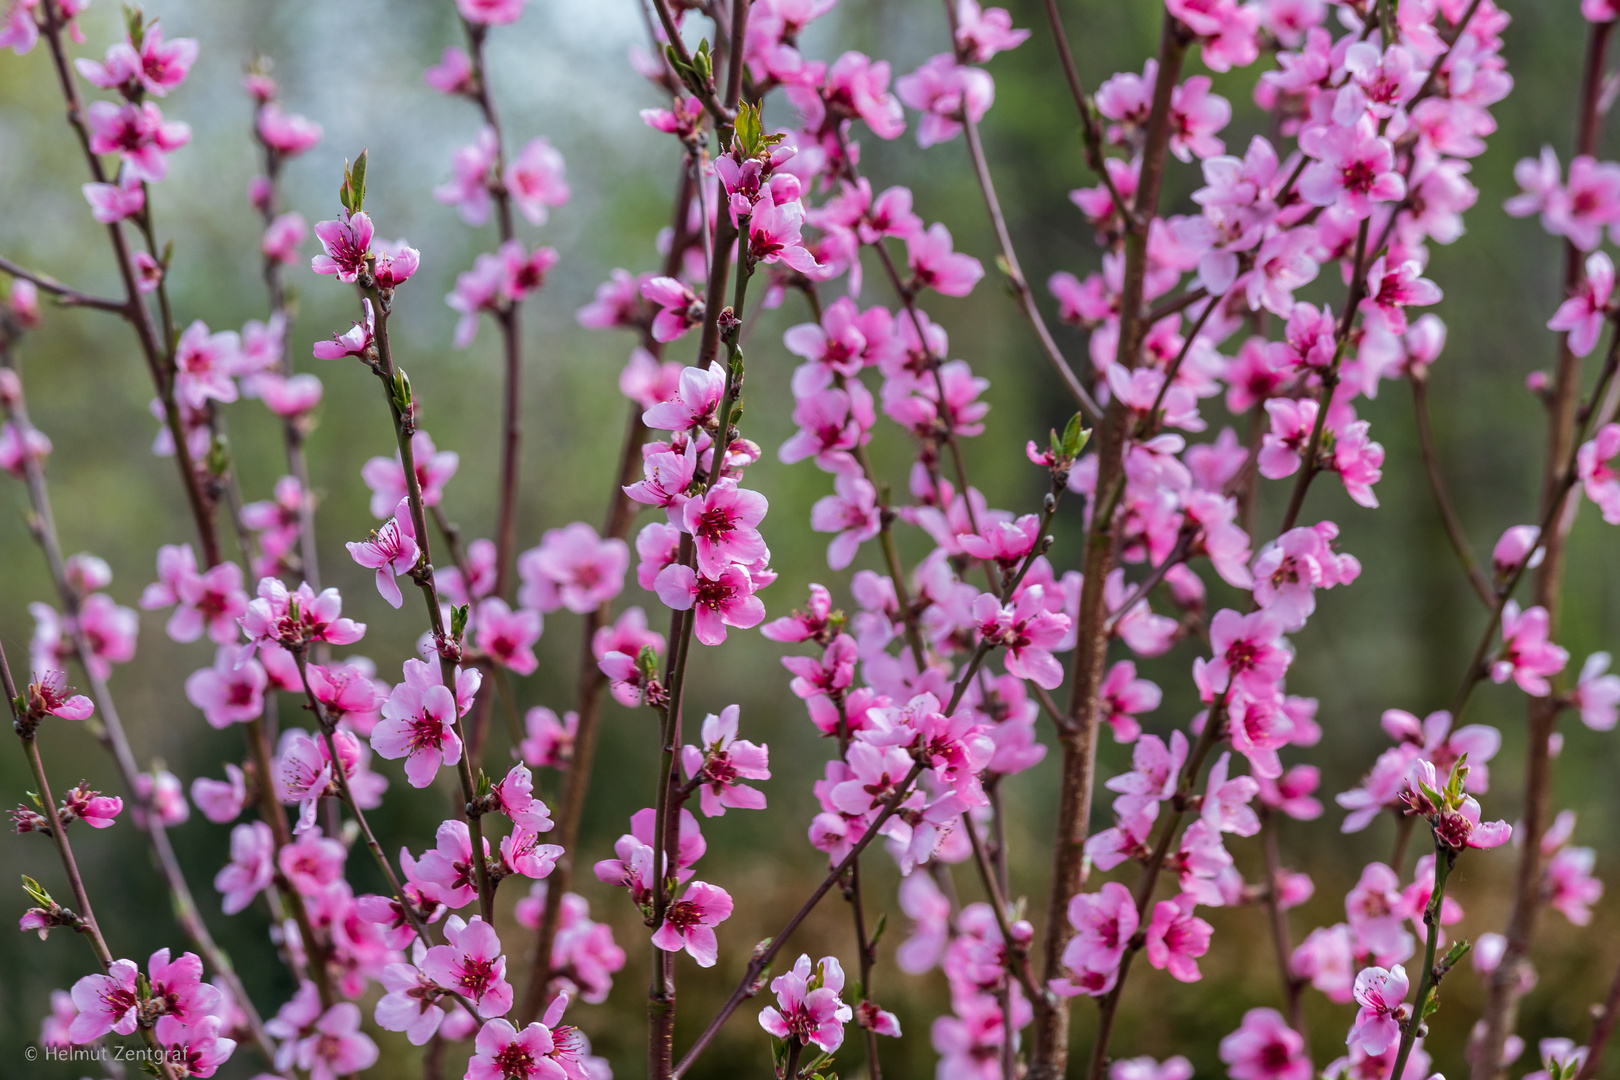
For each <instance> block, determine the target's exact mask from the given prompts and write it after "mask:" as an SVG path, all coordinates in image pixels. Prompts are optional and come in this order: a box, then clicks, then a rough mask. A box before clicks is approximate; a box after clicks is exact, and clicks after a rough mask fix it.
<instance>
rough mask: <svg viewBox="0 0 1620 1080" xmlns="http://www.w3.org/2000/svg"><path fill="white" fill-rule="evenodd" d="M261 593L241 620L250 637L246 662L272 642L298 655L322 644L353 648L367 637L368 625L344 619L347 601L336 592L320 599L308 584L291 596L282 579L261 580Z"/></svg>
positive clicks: (244, 659) (250, 602) (266, 578)
mask: <svg viewBox="0 0 1620 1080" xmlns="http://www.w3.org/2000/svg"><path fill="white" fill-rule="evenodd" d="M258 592H259V595H258V597H257V598H255V599H253V600H250V601H249V602H248V606H247V610H246V611H245V612H243V614H242V617H241V618H240V619H239V620H238V622H240V623H241V626H242V629H243V631H244V632H245V633H246V634H247V637H248V647H247V648H246V649H245V650H243V652H242V655H241V660H242V661H246V660H247V658H248V657H250V656H252V655H253V652H254V650H255V649H257V648H258V646H259V645H261V644H263V643H264V642H268V641H273V642H275V643H276V644H278V645H281V646H282V647H283V648H285V649H287V650H288V651H292V652H296V651H298V650H300V649H303V648H305V647H307V646H309V645H311V644H314V643H315V642H319V641H324V642H327V643H329V644H332V645H352V644H354V643H355V642H356V641H359V640H360V639H361V638H362V637H364V636H365V633H366V624H365V623H357V622H355V621H354V620H353V619H345V618H343V617H342V614H343V598H342V597H341V596H339V595H338V591H337V590H336V589H326V590H324V591H322V592H321V594H320V595H319V596H317V595H316V594H315V590H314V589H311V588H310V587H309V585H308V584H307V583H306V584H303V585H300V586H298V588H297V590H295V591H291V592H289V591H288V589H287V586H286V585H285V584H283V583H282V581H281V580H280V579H279V578H274V577H264V578H261V579H259V590H258Z"/></svg>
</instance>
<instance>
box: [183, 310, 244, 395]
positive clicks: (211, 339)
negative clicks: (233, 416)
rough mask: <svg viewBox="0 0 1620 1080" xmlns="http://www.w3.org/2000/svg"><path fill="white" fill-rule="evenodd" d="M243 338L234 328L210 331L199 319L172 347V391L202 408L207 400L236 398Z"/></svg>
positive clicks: (187, 328)
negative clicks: (232, 376) (173, 364)
mask: <svg viewBox="0 0 1620 1080" xmlns="http://www.w3.org/2000/svg"><path fill="white" fill-rule="evenodd" d="M241 345H242V339H241V337H240V335H238V334H237V332H236V331H235V330H221V331H220V332H219V333H217V334H215V333H210V332H209V329H208V325H207V324H206V323H204V322H203V321H202V320H201V319H198V320H196V321H194V322H193V323H192V324H191V325H190V326H188V327H186V329H185V331H184V332H183V333H182V334H181V335H180V341H179V343H178V344H177V345H176V346H175V355H174V363H175V367H176V368H177V369H178V370H177V371H176V373H175V394H176V396H178V397H179V398H180V401H181V403H182V404H184V405H187V406H189V407H190V408H193V409H201V408H203V407H204V406H205V405H206V404H207V403H208V402H209V401H219V402H226V403H229V402H232V401H235V400H236V383H235V381H234V380H232V378H231V375H232V374H233V373H234V372H235V370H236V364H237V362H238V357H239V355H240V353H241Z"/></svg>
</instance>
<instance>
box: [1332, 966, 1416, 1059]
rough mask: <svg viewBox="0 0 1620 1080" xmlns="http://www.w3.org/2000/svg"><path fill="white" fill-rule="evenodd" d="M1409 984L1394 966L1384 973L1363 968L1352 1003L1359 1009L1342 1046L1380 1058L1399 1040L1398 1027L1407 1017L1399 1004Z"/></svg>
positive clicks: (1403, 971) (1408, 1010) (1406, 1009)
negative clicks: (1379, 1056)
mask: <svg viewBox="0 0 1620 1080" xmlns="http://www.w3.org/2000/svg"><path fill="white" fill-rule="evenodd" d="M1410 988H1411V984H1410V983H1409V982H1408V981H1407V978H1406V969H1405V968H1403V967H1401V965H1399V964H1396V965H1394V966H1393V967H1391V968H1388V969H1387V970H1386V969H1385V968H1381V967H1370V968H1365V969H1363V970H1362V971H1361V973H1360V974H1358V975H1357V976H1356V986H1355V999H1356V1004H1357V1005H1359V1006H1361V1008H1360V1009H1359V1010H1358V1011H1357V1012H1356V1022H1355V1025H1354V1026H1353V1027H1351V1029H1350V1035H1349V1037H1348V1038H1346V1039H1345V1042H1346V1043H1348V1044H1349V1045H1351V1046H1359V1047H1360V1048H1361V1049H1362V1050H1363V1051H1365V1052H1366V1053H1368V1054H1382V1053H1383V1052H1384V1051H1385V1050H1388V1049H1389V1048H1390V1047H1391V1046H1393V1045H1395V1043H1396V1041H1397V1040H1398V1039H1399V1038H1400V1037H1401V1024H1402V1023H1404V1022H1405V1021H1406V1019H1407V1018H1408V1017H1409V1016H1410V1015H1411V1011H1412V1010H1411V1007H1410V1006H1408V1005H1405V1004H1403V1002H1404V1001H1405V999H1406V993H1407V991H1408V990H1409V989H1410Z"/></svg>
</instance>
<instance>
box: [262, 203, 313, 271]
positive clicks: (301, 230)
mask: <svg viewBox="0 0 1620 1080" xmlns="http://www.w3.org/2000/svg"><path fill="white" fill-rule="evenodd" d="M308 236H309V226H308V225H307V224H306V223H305V222H304V215H303V214H300V213H299V212H298V211H296V210H289V211H287V212H286V213H285V214H280V215H278V216H277V217H276V219H275V220H274V221H272V222H270V224H269V225H268V226H266V227H265V230H264V238H263V239H262V240H260V241H259V250H260V251H261V252H263V253H264V257H265V258H267V259H272V260H274V261H275V262H279V263H287V264H289V265H291V264H292V263H295V262H297V261H298V245H299V244H302V243H303V242H304V240H305V239H306V238H307V237H308Z"/></svg>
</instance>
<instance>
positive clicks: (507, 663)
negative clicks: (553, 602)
mask: <svg viewBox="0 0 1620 1080" xmlns="http://www.w3.org/2000/svg"><path fill="white" fill-rule="evenodd" d="M541 626H542V622H541V617H540V613H539V612H538V611H534V610H532V609H530V608H518V609H517V610H516V611H513V610H512V609H511V608H509V607H507V605H506V601H504V600H502V599H500V598H499V597H494V596H492V597H490V598H489V599H487V600H485V601H484V602H483V603H482V604H480V605H479V607H478V618H477V620H476V621H475V630H476V633H475V634H474V640H475V641H476V642H477V644H478V648H479V650H480V651H481V652H483V653H484V654H485V655H486V656H488V657H490V658H491V659H492V660H494V661H495V662H496V663H497V664H500V665H501V666H502V667H504V668H509V669H511V670H512V671H514V672H516V673H517V674H519V675H532V674H533V673H534V669H535V668H536V667H538V666H539V665H540V661H539V660H538V659H536V658H535V655H534V643H535V642H536V641H539V640H540V630H541Z"/></svg>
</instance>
